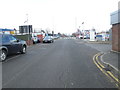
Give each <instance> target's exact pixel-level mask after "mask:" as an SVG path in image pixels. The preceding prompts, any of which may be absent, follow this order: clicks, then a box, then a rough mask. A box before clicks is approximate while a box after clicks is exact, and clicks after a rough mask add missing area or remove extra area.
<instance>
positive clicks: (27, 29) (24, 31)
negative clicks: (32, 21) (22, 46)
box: [19, 25, 33, 34]
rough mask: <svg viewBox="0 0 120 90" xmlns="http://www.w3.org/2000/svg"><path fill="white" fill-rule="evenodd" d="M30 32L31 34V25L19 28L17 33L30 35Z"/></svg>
mask: <svg viewBox="0 0 120 90" xmlns="http://www.w3.org/2000/svg"><path fill="white" fill-rule="evenodd" d="M32 32H33V29H32V25H23V26H19V33H21V34H30V33H32Z"/></svg>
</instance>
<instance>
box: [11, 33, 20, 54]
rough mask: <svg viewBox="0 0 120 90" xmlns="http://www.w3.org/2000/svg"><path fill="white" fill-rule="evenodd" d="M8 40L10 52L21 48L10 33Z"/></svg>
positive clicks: (15, 51)
mask: <svg viewBox="0 0 120 90" xmlns="http://www.w3.org/2000/svg"><path fill="white" fill-rule="evenodd" d="M9 40H10V44H11V49H12V52H13V53H17V52H19V51H20V49H21V43H20V42H18V41H17V39H16V38H15V37H14V36H12V35H9Z"/></svg>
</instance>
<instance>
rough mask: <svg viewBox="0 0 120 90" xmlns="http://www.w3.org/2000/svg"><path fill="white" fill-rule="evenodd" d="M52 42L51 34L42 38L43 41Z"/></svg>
mask: <svg viewBox="0 0 120 90" xmlns="http://www.w3.org/2000/svg"><path fill="white" fill-rule="evenodd" d="M48 42H49V43H53V42H54V39H53V38H52V37H51V36H45V38H44V39H43V43H48Z"/></svg>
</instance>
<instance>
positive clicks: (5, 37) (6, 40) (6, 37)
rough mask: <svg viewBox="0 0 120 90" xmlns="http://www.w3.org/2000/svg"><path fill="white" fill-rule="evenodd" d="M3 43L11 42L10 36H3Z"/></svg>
mask: <svg viewBox="0 0 120 90" xmlns="http://www.w3.org/2000/svg"><path fill="white" fill-rule="evenodd" d="M2 42H3V43H6V42H9V38H8V36H6V35H3V37H2Z"/></svg>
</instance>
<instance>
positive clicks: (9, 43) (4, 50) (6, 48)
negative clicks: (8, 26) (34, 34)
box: [0, 34, 27, 61]
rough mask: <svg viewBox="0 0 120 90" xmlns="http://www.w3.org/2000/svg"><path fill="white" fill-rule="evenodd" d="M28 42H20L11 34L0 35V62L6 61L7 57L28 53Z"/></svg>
mask: <svg viewBox="0 0 120 90" xmlns="http://www.w3.org/2000/svg"><path fill="white" fill-rule="evenodd" d="M26 49H27V44H26V41H23V40H19V39H17V38H16V37H14V36H13V35H10V34H0V61H5V60H6V57H7V55H10V54H15V53H18V52H21V53H22V54H25V53H26Z"/></svg>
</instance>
